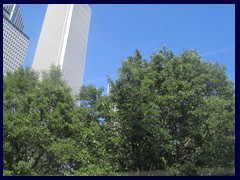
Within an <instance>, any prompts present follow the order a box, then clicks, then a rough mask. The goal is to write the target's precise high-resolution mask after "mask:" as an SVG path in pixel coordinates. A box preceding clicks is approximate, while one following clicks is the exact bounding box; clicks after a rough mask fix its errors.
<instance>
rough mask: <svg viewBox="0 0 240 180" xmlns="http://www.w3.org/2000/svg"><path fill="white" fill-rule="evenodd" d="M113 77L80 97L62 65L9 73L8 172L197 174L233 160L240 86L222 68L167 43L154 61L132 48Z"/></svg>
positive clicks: (6, 104)
mask: <svg viewBox="0 0 240 180" xmlns="http://www.w3.org/2000/svg"><path fill="white" fill-rule="evenodd" d="M108 80H109V83H110V87H111V88H110V94H108V95H103V92H104V89H103V88H99V89H97V88H96V87H95V86H94V85H89V86H83V87H82V88H81V90H80V92H79V94H78V95H77V96H76V97H74V96H73V95H72V93H71V89H70V88H69V87H68V86H67V84H66V82H64V81H63V80H62V78H61V71H60V69H59V68H58V67H54V66H52V67H51V70H49V71H46V72H44V73H43V74H41V75H39V74H38V73H36V72H34V71H33V70H30V69H29V68H26V69H23V68H20V69H19V70H18V71H16V72H14V73H8V74H7V76H5V77H4V92H3V109H4V114H3V130H4V132H3V135H4V145H3V151H4V175H119V173H120V174H121V173H123V172H124V173H126V172H134V171H137V172H140V171H142V172H145V171H147V172H150V171H161V172H163V171H166V172H168V173H169V174H172V175H201V172H202V171H203V170H204V169H206V168H208V169H209V168H212V169H216V168H217V169H221V168H229V167H234V164H235V161H234V159H235V94H234V93H235V92H234V91H235V90H234V87H233V83H232V82H231V81H230V80H229V78H228V76H227V75H226V68H225V67H224V66H222V65H220V64H218V63H215V64H213V63H207V62H204V61H203V60H202V59H201V57H200V56H199V55H198V53H197V52H196V51H195V50H186V51H184V52H183V53H182V54H181V55H175V54H174V53H173V52H172V51H169V50H168V49H167V48H166V47H165V46H164V47H163V49H161V50H159V51H158V52H154V53H153V54H152V55H151V57H150V61H148V60H146V59H143V58H142V56H141V54H140V52H139V50H136V51H135V54H134V56H129V57H128V58H127V59H126V60H125V61H123V63H122V66H121V67H120V68H119V70H118V78H117V80H115V81H113V80H111V79H110V78H109V79H108ZM199 169H201V171H200V170H199ZM208 172H210V171H208ZM210 174H211V173H210Z"/></svg>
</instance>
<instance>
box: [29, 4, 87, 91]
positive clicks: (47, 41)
mask: <svg viewBox="0 0 240 180" xmlns="http://www.w3.org/2000/svg"><path fill="white" fill-rule="evenodd" d="M90 16H91V9H90V8H89V6H88V5H85V4H49V5H48V7H47V11H46V15H45V18H44V22H43V26H42V31H41V34H40V38H39V41H38V46H37V50H36V53H35V57H34V61H33V65H32V68H33V69H34V70H36V71H38V72H42V71H45V70H49V68H50V66H51V65H55V66H59V67H60V68H61V71H62V75H63V79H64V80H65V81H66V82H67V83H68V85H69V86H70V87H71V88H72V90H73V94H77V93H78V92H79V89H80V87H81V86H82V81H83V73H84V65H85V57H86V50H87V41H88V32H89V25H90Z"/></svg>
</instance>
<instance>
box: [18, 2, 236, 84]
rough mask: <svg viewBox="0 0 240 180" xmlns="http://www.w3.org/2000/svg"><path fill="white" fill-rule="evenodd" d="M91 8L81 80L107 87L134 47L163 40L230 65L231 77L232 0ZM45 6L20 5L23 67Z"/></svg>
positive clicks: (147, 48) (144, 48) (146, 50)
mask: <svg viewBox="0 0 240 180" xmlns="http://www.w3.org/2000/svg"><path fill="white" fill-rule="evenodd" d="M89 6H90V8H91V10H92V15H91V22H90V30H89V38H88V47H87V55H86V62H85V70H84V80H83V81H84V84H85V85H89V84H94V85H95V86H97V87H104V88H106V87H107V84H108V83H107V79H106V77H107V75H110V76H112V77H113V79H116V78H117V70H118V68H119V67H120V66H121V62H122V61H123V60H124V59H126V58H127V57H128V56H130V55H133V54H134V51H135V49H136V48H138V49H139V50H140V52H141V54H142V56H143V57H144V58H146V59H148V60H149V58H150V55H151V52H152V51H154V50H156V49H159V48H161V47H162V45H163V44H165V45H167V47H168V49H170V50H172V51H173V52H174V53H175V54H180V53H181V52H182V51H183V50H186V49H196V50H197V51H198V52H199V54H200V55H201V56H202V59H203V60H205V61H208V62H219V63H221V64H223V65H226V66H227V67H228V71H227V74H228V75H229V77H230V79H231V80H232V81H235V5H230V4H222V5H216V4H213V5H211V4H206V5H199V4H196V5H184V4H182V5H173V4H171V5H165V4H162V5H161V4H158V5H156V4H155V5H146V4H144V5H140V4H139V5H137V4H135V5H131V4H127V5H107V4H90V5H89ZM46 8H47V5H44V4H32V5H28V4H22V5H21V10H22V15H23V18H24V23H25V30H24V31H25V33H26V34H27V35H28V36H29V37H30V46H29V49H28V52H27V56H26V59H25V63H24V66H31V65H32V61H33V58H34V53H35V50H36V47H37V42H38V38H39V35H40V32H41V26H42V23H43V19H44V16H45V12H46Z"/></svg>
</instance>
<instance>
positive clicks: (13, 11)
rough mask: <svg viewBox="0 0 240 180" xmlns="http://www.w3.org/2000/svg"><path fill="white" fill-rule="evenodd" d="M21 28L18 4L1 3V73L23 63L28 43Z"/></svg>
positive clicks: (22, 27) (11, 70) (22, 25)
mask: <svg viewBox="0 0 240 180" xmlns="http://www.w3.org/2000/svg"><path fill="white" fill-rule="evenodd" d="M23 30H24V24H23V18H22V15H21V10H20V7H19V4H3V75H6V73H7V72H13V71H15V70H16V69H18V68H19V67H20V66H22V65H23V62H24V59H25V56H26V53H27V49H28V45H29V37H28V36H27V35H26V34H25V33H24V32H23Z"/></svg>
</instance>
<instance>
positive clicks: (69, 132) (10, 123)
mask: <svg viewBox="0 0 240 180" xmlns="http://www.w3.org/2000/svg"><path fill="white" fill-rule="evenodd" d="M91 88H92V86H90V87H88V88H86V89H84V88H83V90H82V91H81V95H80V98H82V99H84V98H85V99H84V100H85V101H87V100H89V102H90V103H89V104H90V105H92V106H91V107H88V106H87V104H84V103H83V104H82V105H80V106H76V101H75V100H74V98H73V96H72V94H71V90H70V88H69V87H68V86H67V85H66V83H65V82H64V81H63V80H62V79H61V71H60V69H59V68H57V67H52V68H51V70H50V71H48V72H45V73H44V74H43V75H42V76H41V80H39V78H38V74H36V73H35V72H34V71H31V70H29V69H28V68H27V69H22V68H21V69H19V70H18V71H16V72H14V73H13V74H8V75H7V76H6V77H5V78H4V123H3V124H4V147H3V149H4V174H5V175H80V174H82V175H100V174H102V175H103V174H111V173H114V171H115V169H116V167H117V165H116V163H115V160H114V159H115V157H114V155H113V153H114V148H115V149H116V147H115V146H117V144H116V143H115V141H114V140H115V139H117V136H116V133H115V132H112V133H111V132H109V133H108V131H109V128H107V127H104V126H102V125H100V124H99V122H98V121H97V118H98V116H99V115H98V113H100V114H101V113H102V114H104V113H103V112H101V111H100V110H99V111H97V109H96V113H95V112H94V111H95V106H99V105H98V101H97V100H96V99H94V97H96V96H97V95H98V96H100V95H101V93H100V94H99V93H98V92H101V90H99V91H93V92H92V91H91ZM89 90H90V91H91V93H90V94H91V95H92V96H93V97H92V96H90V97H88V91H89ZM89 98H90V99H89ZM91 98H92V99H91ZM92 101H94V102H93V103H92ZM101 103H103V104H104V100H101ZM85 105H86V106H85ZM105 114H106V113H105ZM94 119H95V120H94ZM114 138H115V139H114ZM112 147H113V148H112ZM114 163H115V164H114Z"/></svg>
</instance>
